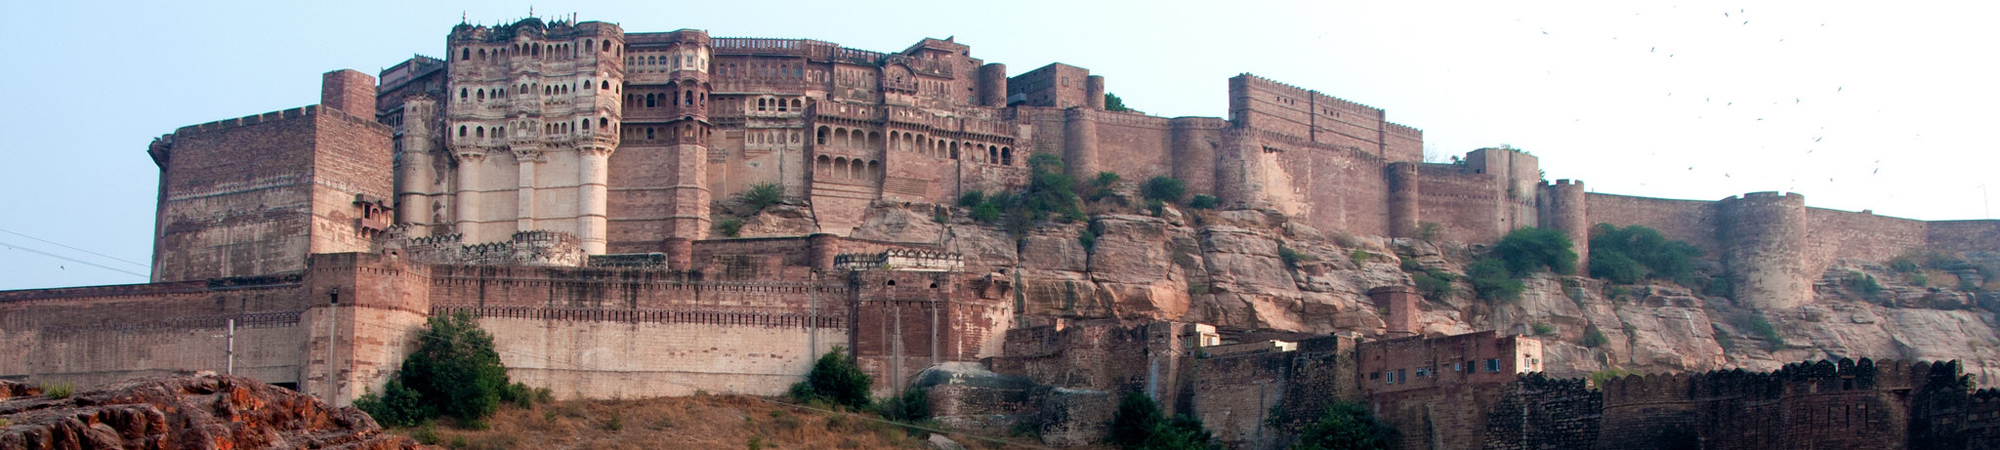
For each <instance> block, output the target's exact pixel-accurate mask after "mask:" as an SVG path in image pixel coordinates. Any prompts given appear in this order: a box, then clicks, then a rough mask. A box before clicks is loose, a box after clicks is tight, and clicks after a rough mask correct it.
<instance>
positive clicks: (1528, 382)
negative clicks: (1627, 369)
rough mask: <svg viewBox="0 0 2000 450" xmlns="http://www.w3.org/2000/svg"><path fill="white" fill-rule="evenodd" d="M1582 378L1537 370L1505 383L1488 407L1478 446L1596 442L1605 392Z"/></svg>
mask: <svg viewBox="0 0 2000 450" xmlns="http://www.w3.org/2000/svg"><path fill="white" fill-rule="evenodd" d="M1585 384H1586V383H1585V381H1584V380H1582V379H1551V378H1547V377H1544V376H1542V375H1541V374H1539V373H1536V374H1529V375H1524V376H1522V377H1520V378H1519V379H1517V380H1515V381H1514V382H1513V383H1512V384H1510V385H1508V386H1507V387H1506V388H1505V390H1504V392H1505V393H1504V394H1502V395H1501V397H1500V400H1499V401H1498V402H1497V403H1495V404H1494V405H1493V410H1491V411H1488V412H1487V421H1486V435H1485V438H1484V439H1483V442H1482V443H1481V444H1480V447H1479V448H1482V449H1488V450H1514V449H1519V450H1528V449H1564V448H1575V449H1583V448H1590V447H1591V446H1594V445H1596V444H1597V434H1598V426H1599V424H1600V423H1601V421H1602V419H1603V413H1604V394H1603V393H1600V392H1597V391H1594V390H1591V389H1590V388H1589V387H1587V386H1585Z"/></svg>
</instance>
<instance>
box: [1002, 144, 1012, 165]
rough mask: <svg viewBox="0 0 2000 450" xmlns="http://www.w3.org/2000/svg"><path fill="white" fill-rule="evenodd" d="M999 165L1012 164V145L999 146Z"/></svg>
mask: <svg viewBox="0 0 2000 450" xmlns="http://www.w3.org/2000/svg"><path fill="white" fill-rule="evenodd" d="M1000 165H1003V166H1011V165H1014V149H1013V148H1012V147H1000Z"/></svg>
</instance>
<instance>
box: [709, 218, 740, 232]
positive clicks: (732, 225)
mask: <svg viewBox="0 0 2000 450" xmlns="http://www.w3.org/2000/svg"><path fill="white" fill-rule="evenodd" d="M715 232H716V233H718V234H721V235H723V236H724V237H736V236H737V235H738V234H741V233H742V232H743V219H738V218H733V217H732V218H728V219H722V220H721V221H719V222H716V223H715Z"/></svg>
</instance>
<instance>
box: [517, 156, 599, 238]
mask: <svg viewBox="0 0 2000 450" xmlns="http://www.w3.org/2000/svg"><path fill="white" fill-rule="evenodd" d="M541 159H542V152H540V151H536V150H534V149H531V148H521V147H516V148H514V164H515V166H514V167H515V168H516V169H519V175H518V176H516V177H515V178H516V179H518V180H519V181H520V183H519V184H516V185H515V187H514V212H515V214H514V231H516V232H520V231H528V230H533V229H535V163H537V162H540V161H541ZM578 228H579V230H580V229H581V228H582V227H578ZM578 234H582V233H581V232H580V231H579V232H578Z"/></svg>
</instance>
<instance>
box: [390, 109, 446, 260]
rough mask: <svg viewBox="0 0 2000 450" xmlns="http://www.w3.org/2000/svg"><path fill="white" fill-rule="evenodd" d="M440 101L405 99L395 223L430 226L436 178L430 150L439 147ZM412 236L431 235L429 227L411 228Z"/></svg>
mask: <svg viewBox="0 0 2000 450" xmlns="http://www.w3.org/2000/svg"><path fill="white" fill-rule="evenodd" d="M436 123H437V102H434V101H431V99H430V97H422V96H412V97H410V98H408V99H405V100H403V155H402V161H401V163H400V165H398V166H396V222H397V223H402V224H416V225H431V223H430V219H431V218H430V213H431V197H430V194H431V192H430V188H429V185H430V184H431V183H432V182H434V181H437V180H436V177H437V171H435V170H433V169H432V168H431V151H432V150H435V149H436V145H437V141H436V139H437V134H436V130H433V129H432V128H431V127H433V126H436ZM410 234H411V235H412V236H428V235H429V234H430V233H429V227H427V226H419V227H412V228H411V229H410Z"/></svg>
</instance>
